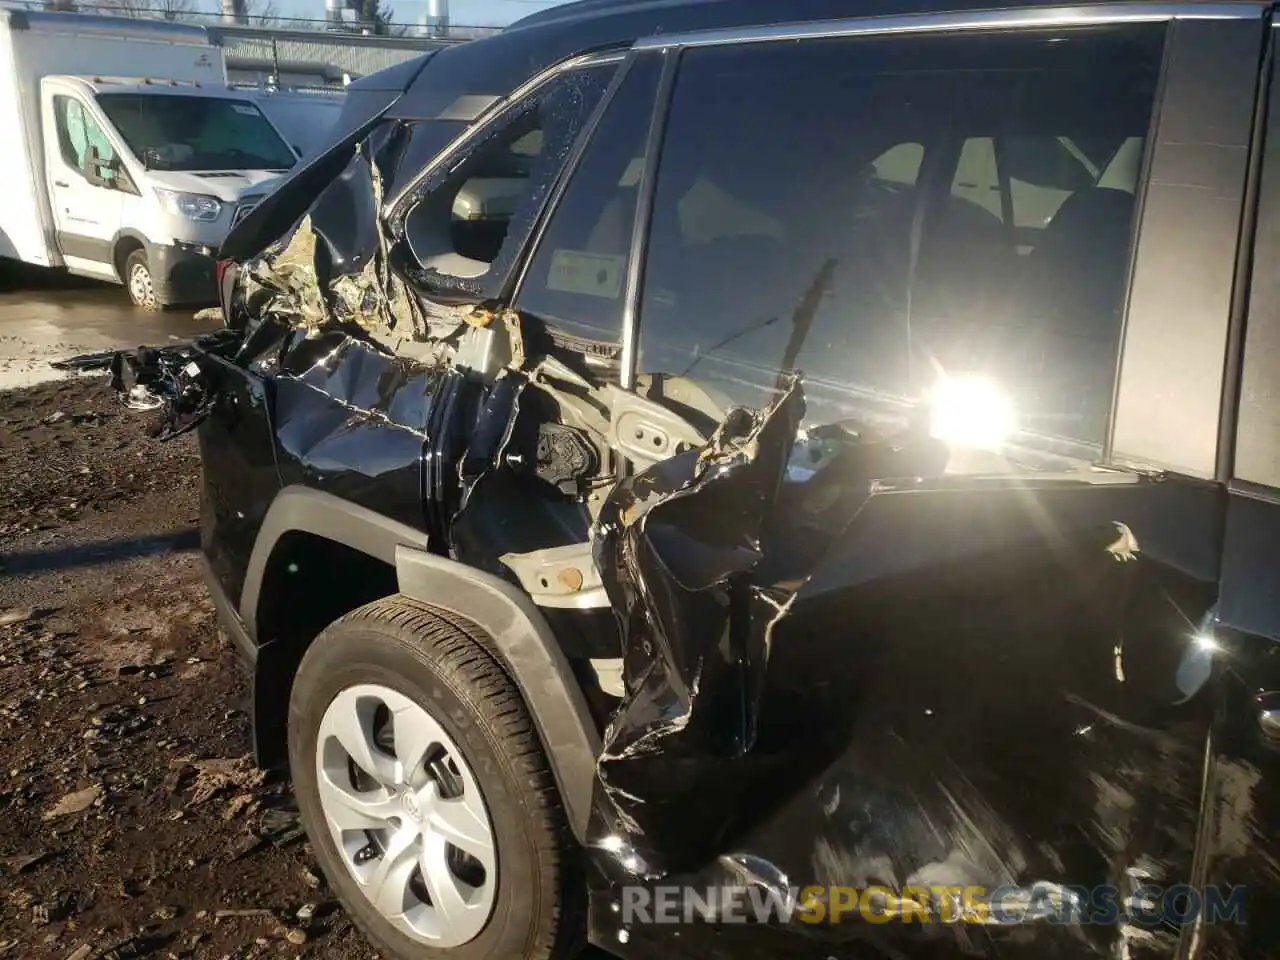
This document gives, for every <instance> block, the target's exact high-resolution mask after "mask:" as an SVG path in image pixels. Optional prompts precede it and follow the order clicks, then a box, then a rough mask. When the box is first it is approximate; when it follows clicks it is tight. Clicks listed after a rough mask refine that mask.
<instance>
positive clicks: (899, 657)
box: [592, 9, 1263, 958]
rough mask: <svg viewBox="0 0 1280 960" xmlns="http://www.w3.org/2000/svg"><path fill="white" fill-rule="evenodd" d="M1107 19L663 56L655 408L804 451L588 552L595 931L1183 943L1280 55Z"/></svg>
mask: <svg viewBox="0 0 1280 960" xmlns="http://www.w3.org/2000/svg"><path fill="white" fill-rule="evenodd" d="M1107 18H1108V14H1107V13H1106V11H1105V9H1100V10H1099V12H1098V14H1097V19H1096V21H1094V22H1090V23H1087V24H1081V23H1079V22H1071V23H1068V22H1065V21H1064V22H1063V23H1061V24H1054V23H1053V22H1052V20H1051V19H1050V20H1048V21H1046V20H1045V19H1044V18H1038V19H1037V18H1031V17H1028V19H1027V22H1026V25H1025V26H1023V27H1019V26H1016V21H1017V19H1018V18H1017V17H1016V16H1014V17H1012V20H1013V21H1014V24H1015V25H1014V26H1012V27H1010V26H1008V25H1006V26H1005V27H1004V28H1002V29H999V30H982V29H970V30H966V31H955V30H953V29H949V28H952V27H954V26H955V25H956V24H955V23H954V22H950V21H947V20H942V21H939V28H940V29H939V31H938V33H937V34H930V33H929V32H928V31H921V32H914V33H912V34H911V35H906V34H901V35H893V34H892V33H890V34H888V35H880V30H879V29H878V28H875V27H868V29H867V30H866V35H858V34H859V33H860V31H859V30H858V29H856V28H851V29H850V30H848V31H843V32H844V33H845V34H846V35H843V36H829V37H820V36H806V37H805V38H804V39H801V40H799V41H797V40H796V39H795V38H794V37H793V36H788V37H787V38H786V39H785V40H783V41H780V42H776V43H774V42H769V39H768V34H767V31H766V32H764V33H763V35H761V36H754V37H749V38H743V39H744V40H747V39H749V40H750V41H752V42H736V41H735V38H734V37H732V36H726V35H719V36H716V37H714V38H710V39H708V40H706V41H705V42H703V41H699V40H697V39H696V38H694V39H691V40H690V42H689V44H688V45H687V46H686V47H684V49H681V46H682V45H681V43H680V41H679V39H671V38H667V39H666V40H665V41H664V42H666V43H668V44H670V46H671V48H672V55H673V56H674V55H675V54H677V53H678V59H679V66H678V69H677V70H676V72H675V74H674V84H673V90H672V94H671V100H670V105H669V115H668V116H667V117H666V121H665V133H664V139H663V146H662V153H661V160H660V163H659V164H658V165H657V171H656V177H655V182H654V186H653V190H654V192H653V196H652V211H653V212H652V218H651V220H650V221H649V222H648V225H647V226H648V231H647V232H648V236H647V246H646V257H645V265H644V269H643V271H642V277H641V278H640V281H639V285H638V286H639V289H638V298H637V303H636V308H635V309H636V315H637V326H638V339H637V342H636V350H635V355H636V365H637V366H636V374H637V378H636V379H637V382H641V383H649V384H652V383H655V382H656V383H658V384H660V385H661V386H662V387H664V388H670V389H671V390H672V391H674V390H676V389H678V390H680V391H682V393H683V395H686V396H689V395H695V394H696V395H697V396H699V397H702V398H707V399H710V400H712V401H714V402H715V403H717V404H719V406H720V408H721V409H722V410H724V411H727V410H728V409H729V408H730V407H731V406H733V405H738V404H741V405H746V406H748V407H751V408H755V409H762V408H765V407H767V406H768V405H770V404H773V405H774V407H773V408H772V414H771V416H772V417H773V418H774V419H775V420H777V421H778V422H779V423H784V421H785V418H786V417H789V416H798V417H799V419H800V421H801V426H802V432H801V434H800V437H801V439H800V441H799V443H798V444H797V446H796V447H795V449H794V450H792V451H790V452H791V456H790V460H789V464H788V465H787V466H786V469H784V470H782V471H781V474H780V475H781V479H782V481H783V482H782V485H781V491H780V493H779V494H778V496H777V497H776V498H774V499H772V500H771V501H769V505H768V506H767V508H766V509H765V515H764V517H763V521H762V522H761V523H759V524H757V525H756V526H754V527H753V526H752V525H751V524H747V523H745V522H744V517H746V516H748V514H746V513H744V512H743V511H742V509H741V507H742V504H743V503H744V502H746V503H756V504H759V503H761V501H760V500H759V499H758V497H759V495H760V491H761V490H768V489H770V487H769V483H770V480H769V473H768V470H769V469H772V468H771V467H770V464H769V463H768V460H769V458H770V455H771V454H772V453H776V452H778V450H781V452H782V453H784V454H785V453H787V450H786V449H784V448H785V447H786V446H787V445H788V444H787V441H788V440H789V437H790V431H789V430H787V429H784V428H783V427H779V428H778V429H777V430H776V431H772V430H770V429H769V427H768V423H769V422H770V421H769V420H766V422H765V424H764V425H763V426H761V425H757V426H756V427H742V426H739V428H738V429H747V430H749V431H752V430H753V431H754V432H753V433H749V438H750V440H751V442H750V443H748V442H746V441H743V443H742V445H741V446H737V447H735V446H732V445H726V448H727V449H728V451H729V453H732V452H733V451H735V450H741V451H750V452H744V453H742V454H740V456H739V457H738V459H734V458H733V457H730V456H729V455H728V453H725V452H724V451H723V450H722V451H721V452H720V453H719V454H717V456H721V457H724V458H725V459H724V460H723V463H724V468H723V469H721V470H712V471H710V472H707V473H701V474H700V473H699V472H698V469H699V468H698V465H697V464H695V463H693V462H692V461H690V462H689V463H687V464H686V465H684V466H683V467H682V466H680V465H671V466H670V467H669V468H668V469H667V470H666V471H665V472H663V473H658V472H655V473H654V475H653V476H652V477H651V478H649V480H647V481H645V484H647V485H645V486H641V485H640V484H636V485H631V486H625V485H624V496H629V497H630V500H620V501H619V503H620V504H622V503H627V504H629V506H628V507H627V508H626V509H620V511H619V512H618V513H617V514H616V518H615V521H614V522H613V523H612V524H607V525H606V526H605V527H604V528H603V530H602V534H603V537H604V541H603V542H602V543H601V545H600V546H599V547H598V551H597V556H598V557H604V558H605V560H606V564H605V567H606V569H602V571H601V572H602V575H603V576H604V577H605V579H606V582H610V581H612V584H613V586H614V587H615V588H616V589H615V590H614V592H613V599H614V602H615V606H616V607H617V608H618V609H619V613H620V618H619V620H620V623H621V624H622V627H623V629H624V637H623V646H624V653H625V655H626V666H625V672H626V674H627V676H626V680H627V691H628V693H627V696H626V698H625V699H624V701H623V704H622V707H621V709H620V711H619V713H618V715H617V716H616V717H615V718H614V720H613V723H612V724H611V726H610V728H609V730H608V731H607V733H606V736H605V746H604V751H603V755H602V758H601V761H600V764H599V784H598V794H597V796H598V809H597V814H598V816H597V821H596V824H595V831H596V832H595V835H594V836H593V838H592V840H593V847H594V857H595V860H596V862H597V865H598V866H599V867H600V869H601V871H602V873H603V875H605V876H607V877H609V879H610V880H611V881H612V883H613V884H614V886H613V887H611V888H610V890H609V892H608V893H607V894H605V893H602V894H601V895H600V896H599V897H598V898H597V907H598V910H597V911H596V912H595V913H594V914H593V917H594V921H593V922H594V926H593V936H594V938H595V939H596V940H597V941H598V942H600V943H602V944H604V943H607V944H609V945H610V946H612V947H613V948H615V949H617V948H618V947H617V945H618V944H627V945H629V947H632V948H635V949H636V950H637V952H638V953H643V952H644V951H645V950H652V949H654V948H661V947H662V946H664V945H665V946H666V947H667V948H673V949H674V948H676V946H677V945H678V948H679V949H680V950H681V951H682V954H683V953H685V952H687V953H690V955H697V956H726V957H728V956H733V957H741V956H765V955H785V956H805V957H808V956H813V957H837V956H838V957H853V956H867V955H878V956H892V957H902V956H939V957H943V956H954V955H956V954H957V953H958V952H963V953H965V954H966V955H974V956H1000V957H1028V958H1031V957H1036V958H1045V957H1065V956H1090V955H1095V954H1097V955H1111V956H1127V957H1137V956H1174V955H1176V954H1178V952H1179V951H1183V950H1187V949H1191V948H1192V939H1193V934H1194V931H1195V929H1196V921H1197V919H1198V918H1199V917H1200V916H1202V915H1203V914H1202V913H1200V912H1199V908H1200V907H1201V906H1202V905H1203V902H1204V898H1203V896H1202V895H1200V894H1198V893H1197V891H1196V890H1193V889H1191V888H1189V887H1187V886H1186V885H1187V884H1198V883H1199V881H1201V880H1202V879H1203V876H1204V874H1203V872H1202V871H1203V863H1202V862H1201V861H1200V860H1198V859H1197V837H1198V836H1199V834H1200V831H1201V830H1202V829H1203V826H1204V816H1203V814H1204V810H1203V800H1204V795H1203V791H1202V786H1203V783H1204V776H1205V756H1206V745H1207V744H1208V742H1209V739H1208V738H1209V736H1210V730H1211V726H1212V720H1213V716H1214V709H1215V704H1214V696H1213V693H1214V690H1215V687H1214V685H1213V683H1212V682H1211V680H1212V678H1213V676H1214V670H1215V669H1216V661H1215V642H1214V640H1213V637H1212V635H1211V630H1212V624H1213V611H1214V606H1215V603H1216V600H1217V594H1218V581H1219V573H1220V557H1221V550H1222V546H1223V532H1222V530H1223V518H1224V514H1225V507H1226V496H1225V491H1224V489H1223V487H1222V486H1221V485H1220V484H1219V483H1218V482H1217V480H1218V479H1219V470H1218V462H1217V444H1218V434H1219V426H1218V425H1219V419H1220V414H1221V410H1222V405H1221V397H1222V391H1223V387H1224V370H1223V366H1222V362H1221V358H1222V357H1223V356H1224V355H1225V348H1226V343H1227V338H1228V321H1229V318H1230V316H1231V307H1232V301H1231V291H1232V287H1233V282H1234V274H1235V267H1236V258H1235V249H1236V239H1237V233H1238V230H1239V227H1240V220H1241V211H1242V209H1243V197H1244V192H1245V184H1246V173H1247V171H1246V161H1247V157H1248V147H1249V142H1250V135H1251V125H1252V103H1253V98H1254V93H1255V85H1256V83H1255V81H1256V69H1257V66H1256V65H1257V63H1258V58H1259V54H1260V50H1261V45H1262V37H1263V24H1262V20H1261V13H1260V11H1259V10H1243V9H1233V10H1231V11H1227V12H1225V13H1223V14H1221V15H1219V14H1214V15H1213V16H1212V17H1210V18H1209V19H1206V20H1203V21H1202V20H1197V19H1194V17H1192V18H1189V19H1179V20H1176V21H1169V20H1165V19H1162V18H1161V17H1160V16H1159V15H1153V16H1152V17H1151V18H1150V20H1149V22H1133V21H1132V19H1131V18H1122V19H1119V20H1116V21H1112V22H1109V21H1108V19H1107ZM1143 19H1145V18H1143ZM967 25H968V26H970V27H977V26H978V25H979V24H978V23H973V24H967ZM1064 144H1069V145H1070V147H1069V148H1067V149H1063V147H1064ZM1135 148H1136V152H1135ZM979 167H983V168H984V169H981V170H978V169H977V168H979ZM975 170H976V171H977V172H975ZM984 187H986V188H987V189H988V190H989V192H990V193H991V194H993V196H991V197H990V198H987V197H986V192H985V191H984ZM978 194H981V195H982V198H983V199H982V201H981V202H975V198H976V196H977V195H978ZM1028 204H1029V206H1028ZM1031 208H1034V209H1031ZM1193 247H1194V249H1195V251H1196V253H1195V254H1194V255H1193V254H1192V253H1191V249H1192V248H1193ZM788 371H802V372H803V373H804V379H803V382H802V389H803V394H804V405H803V410H802V412H800V413H797V409H798V408H797V406H796V405H795V404H794V402H792V401H787V400H785V399H784V398H785V396H786V393H785V391H786V386H785V383H786V381H785V378H781V379H780V374H785V373H787V372H788ZM738 422H739V424H741V421H738ZM784 426H785V424H784ZM780 438H781V439H780ZM753 444H754V446H753ZM768 444H773V445H774V447H777V448H778V450H775V449H774V447H771V446H769V445H768ZM753 458H754V459H753ZM783 462H786V461H785V460H784V461H783ZM744 463H746V464H748V466H747V467H745V468H744V467H743V464H744ZM1100 464H1101V465H1106V466H1101V467H1100V466H1098V465H1100ZM681 469H687V470H688V471H690V472H689V475H688V477H687V478H685V479H684V480H682V481H681V482H675V481H672V480H671V479H670V477H671V476H672V475H674V474H677V473H678V472H679V470H681ZM735 477H738V478H741V482H739V480H735ZM676 479H677V480H679V477H677V478H676ZM664 485H665V486H666V488H667V489H668V491H669V492H670V495H669V496H660V495H658V492H657V491H661V490H662V489H664ZM744 498H745V500H744ZM752 498H757V499H752ZM636 514H640V515H643V517H644V522H643V523H637V522H634V521H633V520H631V519H629V517H634V516H635V515H636ZM753 551H754V552H755V553H757V554H758V556H757V557H756V559H754V560H751V559H750V558H751V557H752V556H753ZM744 558H748V559H746V560H744ZM664 887H671V888H673V889H664ZM726 890H727V891H730V892H733V891H735V890H736V891H739V892H741V891H744V890H746V891H747V892H748V893H749V892H750V891H751V890H754V891H755V893H754V895H751V896H739V897H738V899H737V900H736V901H733V900H731V901H728V902H726V901H725V900H724V899H723V896H724V893H725V891H726ZM717 891H718V892H717ZM717 898H720V899H717ZM769 898H772V899H769ZM708 904H710V906H708ZM691 913H692V914H693V915H699V914H701V915H704V916H705V915H709V916H710V917H711V919H714V920H720V921H725V923H724V924H723V925H721V924H692V925H690V924H687V923H681V920H682V919H684V920H687V919H688V918H689V917H690V915H691ZM744 919H748V920H765V921H769V923H768V927H767V929H761V927H760V926H759V925H758V924H755V923H753V924H750V925H747V926H744V925H740V924H735V923H733V922H732V921H735V920H737V921H741V920H744ZM958 920H964V921H966V922H964V923H957V922H956V921H958ZM673 933H676V934H678V939H672V935H673Z"/></svg>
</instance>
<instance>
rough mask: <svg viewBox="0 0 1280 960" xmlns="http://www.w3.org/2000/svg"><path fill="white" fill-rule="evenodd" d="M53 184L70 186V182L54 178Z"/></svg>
mask: <svg viewBox="0 0 1280 960" xmlns="http://www.w3.org/2000/svg"><path fill="white" fill-rule="evenodd" d="M53 185H54V186H55V187H69V186H71V184H69V183H67V182H66V181H65V180H55V181H53Z"/></svg>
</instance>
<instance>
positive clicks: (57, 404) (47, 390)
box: [0, 377, 199, 549]
mask: <svg viewBox="0 0 1280 960" xmlns="http://www.w3.org/2000/svg"><path fill="white" fill-rule="evenodd" d="M151 416H152V415H149V414H146V413H139V412H137V411H134V410H129V409H128V408H126V407H125V406H123V405H122V404H121V403H120V402H119V400H118V399H117V398H116V395H115V393H114V392H112V390H111V389H110V386H109V384H108V383H107V382H106V380H104V379H103V378H101V377H82V378H77V379H73V380H67V381H63V382H59V383H48V384H42V385H40V386H37V387H32V388H29V389H26V390H12V391H8V392H4V393H0V549H3V548H4V547H5V546H6V545H7V544H9V543H12V542H13V541H14V540H16V539H18V538H20V537H23V536H26V535H29V534H31V533H36V532H41V531H54V530H58V529H60V528H62V527H65V526H66V525H68V524H72V523H76V522H77V521H79V520H82V519H84V518H85V517H86V516H87V515H91V514H95V513H98V514H101V513H103V512H105V511H107V510H111V509H118V508H120V507H127V506H129V505H130V504H134V503H137V502H138V500H139V499H141V498H142V497H143V496H145V495H146V494H148V493H152V492H157V491H164V492H166V493H171V494H173V495H175V496H178V497H181V496H183V495H184V494H188V493H189V499H190V501H191V502H194V493H195V489H196V482H197V478H198V476H199V459H198V458H199V454H198V451H197V447H196V443H195V440H194V438H192V437H181V438H179V439H178V440H175V441H173V442H171V443H163V444H160V443H155V442H154V441H152V440H150V439H149V438H148V437H147V436H146V433H145V429H146V426H147V423H148V420H149V418H150V417H151Z"/></svg>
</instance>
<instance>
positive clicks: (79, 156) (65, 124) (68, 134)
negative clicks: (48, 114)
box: [53, 96, 116, 182]
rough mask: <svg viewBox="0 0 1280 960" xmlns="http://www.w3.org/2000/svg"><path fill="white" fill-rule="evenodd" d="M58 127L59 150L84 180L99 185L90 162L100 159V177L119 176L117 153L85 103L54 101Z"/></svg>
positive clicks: (74, 100)
mask: <svg viewBox="0 0 1280 960" xmlns="http://www.w3.org/2000/svg"><path fill="white" fill-rule="evenodd" d="M53 115H54V125H55V127H56V129H57V132H58V148H59V150H60V152H61V154H62V159H63V160H64V161H66V163H67V165H68V166H69V167H72V168H73V169H75V170H76V171H78V172H79V173H80V175H81V176H82V177H85V178H86V179H88V180H90V181H91V182H96V181H97V179H98V177H95V176H94V170H93V169H91V167H90V163H89V161H90V159H91V157H93V156H94V155H95V153H94V151H96V156H97V158H98V163H99V167H98V171H97V172H98V175H99V176H100V177H101V179H104V180H108V181H109V180H111V179H113V178H114V177H115V175H116V171H115V166H116V153H115V150H113V149H112V147H111V142H110V141H109V140H108V139H107V136H106V134H105V133H103V132H102V127H100V126H99V125H98V123H97V121H95V120H94V119H93V117H92V116H91V115H90V114H89V112H88V111H87V110H86V109H85V107H84V104H83V103H81V102H80V101H79V100H76V99H74V98H72V97H64V96H56V97H54V98H53Z"/></svg>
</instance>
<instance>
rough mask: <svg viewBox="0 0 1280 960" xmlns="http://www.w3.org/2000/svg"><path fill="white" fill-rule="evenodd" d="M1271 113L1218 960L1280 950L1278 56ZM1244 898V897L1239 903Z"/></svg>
mask: <svg viewBox="0 0 1280 960" xmlns="http://www.w3.org/2000/svg"><path fill="white" fill-rule="evenodd" d="M1275 40H1276V30H1275V29H1274V28H1273V30H1272V53H1271V57H1270V58H1269V67H1270V76H1269V78H1268V79H1267V81H1266V86H1265V87H1264V90H1268V91H1269V94H1270V97H1269V103H1267V104H1265V105H1264V107H1263V109H1262V110H1261V111H1260V118H1261V120H1262V122H1263V123H1265V127H1266V147H1265V150H1264V151H1263V152H1262V153H1261V154H1260V155H1259V156H1258V157H1257V159H1258V161H1259V163H1258V166H1259V169H1258V175H1259V178H1258V194H1257V196H1258V207H1257V221H1256V229H1255V231H1254V247H1253V258H1252V276H1251V283H1250V285H1249V288H1248V295H1247V298H1242V299H1243V300H1244V303H1245V304H1246V311H1245V314H1246V315H1245V317H1244V320H1245V323H1244V326H1243V333H1242V335H1241V336H1240V338H1239V340H1238V341H1237V344H1238V346H1239V348H1240V356H1239V357H1235V358H1233V359H1238V360H1240V361H1241V365H1240V374H1241V375H1240V380H1239V382H1238V383H1237V384H1232V390H1233V392H1234V391H1235V390H1236V389H1238V401H1239V407H1238V419H1237V421H1236V430H1235V435H1234V440H1235V442H1234V444H1233V445H1224V448H1223V454H1224V456H1223V461H1224V469H1226V470H1229V476H1230V478H1231V480H1230V484H1231V498H1230V501H1229V506H1228V510H1227V526H1226V547H1225V551H1224V556H1223V571H1222V599H1221V602H1220V605H1219V611H1218V613H1219V619H1220V636H1219V642H1220V643H1222V645H1223V647H1224V653H1225V656H1226V657H1229V661H1228V662H1229V663H1230V665H1231V669H1230V670H1229V671H1228V672H1226V673H1225V676H1224V683H1223V691H1222V703H1223V709H1222V711H1221V714H1220V716H1221V722H1220V724H1219V727H1218V729H1217V731H1216V736H1215V738H1214V744H1213V747H1214V749H1213V755H1212V762H1211V765H1210V768H1209V779H1208V785H1209V794H1210V797H1211V803H1210V806H1209V811H1210V813H1211V817H1212V819H1211V820H1210V826H1209V828H1208V829H1206V831H1205V836H1206V838H1207V839H1208V842H1207V844H1206V850H1205V857H1204V863H1205V875H1206V879H1207V881H1208V882H1209V883H1211V884H1214V885H1215V886H1217V887H1218V888H1220V889H1223V890H1226V891H1229V892H1232V893H1233V894H1234V895H1235V896H1236V897H1237V899H1236V900H1235V903H1238V904H1239V907H1240V911H1239V912H1240V915H1241V917H1242V918H1243V919H1244V920H1245V921H1246V922H1245V923H1243V924H1242V923H1219V924H1217V925H1215V926H1213V927H1212V928H1209V929H1206V930H1205V935H1204V940H1205V943H1206V955H1208V956H1224V957H1225V956H1241V957H1255V956H1256V957H1261V956H1268V955H1271V954H1273V953H1274V952H1275V944H1276V943H1277V938H1280V867H1278V866H1277V865H1278V864H1280V726H1278V723H1280V589H1277V577H1276V569H1277V565H1280V547H1278V546H1277V545H1278V544H1280V96H1278V95H1277V91H1276V74H1275V67H1274V57H1275V54H1274V44H1275ZM1237 891H1238V893H1236V892H1237Z"/></svg>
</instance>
